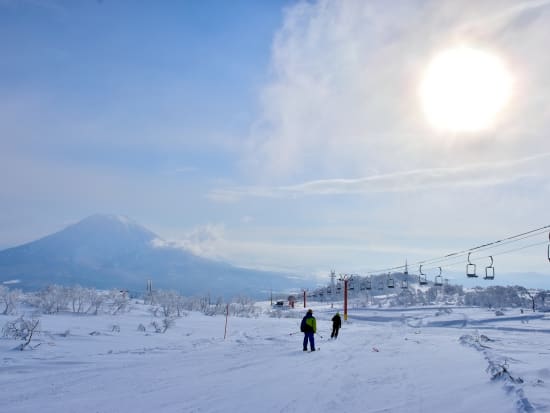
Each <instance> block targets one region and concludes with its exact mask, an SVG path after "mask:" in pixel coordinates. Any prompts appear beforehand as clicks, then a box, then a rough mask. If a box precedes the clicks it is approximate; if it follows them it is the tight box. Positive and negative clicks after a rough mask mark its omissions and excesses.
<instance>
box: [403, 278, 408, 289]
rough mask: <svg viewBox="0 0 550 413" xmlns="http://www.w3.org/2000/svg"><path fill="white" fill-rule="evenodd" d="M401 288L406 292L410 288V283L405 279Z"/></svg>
mask: <svg viewBox="0 0 550 413" xmlns="http://www.w3.org/2000/svg"><path fill="white" fill-rule="evenodd" d="M401 288H402V289H403V290H406V289H407V288H409V281H408V280H406V279H404V280H401Z"/></svg>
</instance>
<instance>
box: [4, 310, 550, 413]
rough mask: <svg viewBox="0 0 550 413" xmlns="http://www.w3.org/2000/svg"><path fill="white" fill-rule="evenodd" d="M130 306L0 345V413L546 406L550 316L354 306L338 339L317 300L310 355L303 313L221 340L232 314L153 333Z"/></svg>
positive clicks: (249, 322) (192, 319) (242, 323)
mask: <svg viewBox="0 0 550 413" xmlns="http://www.w3.org/2000/svg"><path fill="white" fill-rule="evenodd" d="M134 307H135V308H134V309H133V310H132V311H131V312H130V313H127V314H124V315H118V316H105V315H103V316H77V315H71V314H64V315H53V316H42V317H41V320H42V332H41V334H40V335H39V336H38V337H37V340H36V341H35V342H34V345H36V344H39V343H40V345H39V346H38V347H36V348H35V349H34V350H26V351H18V350H14V348H15V347H16V345H17V342H16V341H14V340H7V339H0V412H2V413H15V412H35V411H40V412H41V413H46V412H85V413H91V412H102V413H103V412H148V413H149V412H152V411H153V412H224V413H227V412H258V411H263V412H304V411H311V412H349V413H352V412H362V413H364V412H408V413H411V412H447V413H449V412H469V413H472V412H484V413H486V412H499V413H506V412H530V411H550V391H549V390H550V389H549V385H550V357H549V355H550V315H544V314H542V313H528V312H525V314H521V313H520V310H518V309H513V310H504V315H501V316H496V315H495V312H494V311H489V310H487V309H474V308H448V309H440V308H435V307H432V308H426V307H424V308H416V309H406V308H402V309H386V310H384V309H378V308H376V309H374V308H371V309H356V308H353V309H350V314H349V319H348V321H347V322H346V323H345V324H344V326H343V328H342V330H341V332H340V337H339V338H338V340H333V341H331V340H330V339H329V336H330V328H331V323H330V321H329V320H330V318H331V317H332V315H333V314H334V312H335V310H336V309H337V308H336V307H335V308H334V309H330V308H328V307H315V306H313V309H314V315H315V316H316V317H317V320H318V330H319V331H318V334H317V336H316V340H317V346H318V347H319V349H320V351H317V352H315V353H304V352H302V334H301V333H299V332H298V330H299V322H300V318H270V317H268V316H265V315H262V316H259V317H258V318H238V317H230V318H229V322H228V331H227V333H228V336H227V339H225V340H224V338H223V336H224V325H225V318H224V317H221V316H215V317H211V316H205V315H202V314H199V313H188V315H187V316H186V317H183V318H180V319H177V321H176V325H175V326H174V327H172V328H171V329H169V330H168V331H167V332H166V333H165V334H158V333H153V332H151V331H147V332H143V331H138V326H139V324H143V325H144V326H149V324H150V322H151V321H152V320H153V318H152V316H151V315H150V314H149V313H148V312H147V311H146V310H145V308H144V306H143V305H134ZM290 311H294V312H295V313H296V314H295V315H296V317H301V315H303V314H304V310H303V309H296V310H290ZM340 311H341V309H340ZM14 318H15V317H13V316H0V326H3V325H4V324H5V322H6V321H8V320H13V319H14ZM113 326H118V327H119V328H120V331H117V328H116V327H115V328H113ZM113 330H114V331H113ZM148 330H150V329H149V327H148ZM92 332H94V335H91V334H90V333H92ZM97 333H99V334H97ZM293 333H295V334H293ZM376 350H378V351H376ZM493 377H494V379H493Z"/></svg>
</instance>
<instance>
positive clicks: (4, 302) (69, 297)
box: [0, 285, 259, 318]
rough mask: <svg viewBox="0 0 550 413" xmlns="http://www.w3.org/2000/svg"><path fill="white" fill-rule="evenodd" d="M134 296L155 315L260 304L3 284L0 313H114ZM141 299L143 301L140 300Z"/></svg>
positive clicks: (235, 311)
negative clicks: (30, 288) (32, 289)
mask: <svg viewBox="0 0 550 413" xmlns="http://www.w3.org/2000/svg"><path fill="white" fill-rule="evenodd" d="M132 300H135V302H140V303H141V304H148V305H149V311H150V312H151V313H152V314H153V315H154V316H155V317H164V318H166V317H181V316H183V315H185V314H184V313H185V311H200V312H202V313H204V314H207V315H216V314H225V313H226V312H227V311H229V314H230V315H233V316H241V317H251V316H256V315H257V314H258V311H259V308H258V307H256V306H255V302H254V301H253V300H251V299H249V298H247V297H244V296H239V297H235V298H234V299H232V300H231V302H229V303H226V302H225V301H224V299H222V298H218V299H216V300H215V301H213V302H212V301H211V300H210V298H209V297H184V296H182V295H180V294H179V293H177V292H176V291H164V290H157V291H152V292H150V293H149V294H148V295H147V296H145V297H134V298H132V297H131V295H130V294H129V293H128V292H127V291H125V290H118V289H113V290H109V291H102V290H96V289H95V288H86V287H81V286H78V285H76V286H70V287H68V286H61V285H50V286H48V287H46V288H44V289H42V290H39V291H36V292H31V293H23V292H22V291H21V290H18V289H9V288H8V287H6V286H0V314H3V315H10V314H16V313H17V309H18V307H20V306H26V307H32V308H34V309H36V310H37V311H38V312H39V313H42V314H56V313H61V312H70V313H76V314H90V315H98V314H105V313H108V314H111V315H116V314H119V313H122V312H127V311H129V310H131V308H132ZM137 300H140V301H137Z"/></svg>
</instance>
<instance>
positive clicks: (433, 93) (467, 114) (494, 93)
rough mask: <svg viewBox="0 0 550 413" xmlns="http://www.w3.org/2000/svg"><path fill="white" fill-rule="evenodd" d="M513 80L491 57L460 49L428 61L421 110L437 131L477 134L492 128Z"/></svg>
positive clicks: (505, 100) (482, 53)
mask: <svg viewBox="0 0 550 413" xmlns="http://www.w3.org/2000/svg"><path fill="white" fill-rule="evenodd" d="M511 91H512V78H511V76H510V74H509V72H508V70H507V69H506V67H505V66H504V64H503V63H502V62H501V60H500V59H498V58H497V57H496V56H494V55H493V54H490V53H487V52H484V51H481V50H477V49H472V48H469V47H459V48H455V49H449V50H446V51H443V52H441V53H439V54H438V55H436V56H435V58H434V59H433V60H432V61H431V63H430V65H429V66H428V69H427V71H426V73H425V75H424V78H423V81H422V83H421V85H420V97H421V101H422V107H423V110H424V112H425V114H426V116H427V118H428V120H429V122H430V123H431V124H432V125H433V126H434V127H435V128H437V129H444V130H450V131H453V132H476V131H480V130H484V129H487V128H489V127H491V126H493V124H494V122H495V118H496V116H497V114H498V113H499V112H500V111H501V109H502V108H503V107H504V106H505V105H506V103H507V102H508V101H509V99H510V96H511Z"/></svg>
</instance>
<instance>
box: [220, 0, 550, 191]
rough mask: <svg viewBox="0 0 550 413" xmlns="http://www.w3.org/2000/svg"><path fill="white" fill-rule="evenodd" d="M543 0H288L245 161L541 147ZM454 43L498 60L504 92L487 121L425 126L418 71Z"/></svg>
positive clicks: (284, 177)
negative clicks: (507, 100) (462, 128)
mask: <svg viewBox="0 0 550 413" xmlns="http://www.w3.org/2000/svg"><path fill="white" fill-rule="evenodd" d="M547 4H548V2H546V1H536V2H522V3H518V2H515V1H488V2H483V3H482V4H479V3H474V2H469V3H463V2H460V3H457V2H455V1H426V2H421V4H418V3H417V2H392V3H389V2H386V1H374V2H363V1H346V2H341V1H331V0H322V1H319V2H315V3H299V4H298V5H297V6H295V7H293V8H290V9H289V10H288V12H287V14H286V19H285V23H284V25H283V27H282V28H281V30H280V31H279V33H278V34H277V37H276V40H275V42H274V45H273V54H272V67H273V77H272V80H271V82H270V83H269V84H268V85H266V87H265V89H264V93H263V96H262V98H263V100H262V102H263V116H262V118H261V119H260V120H259V121H258V122H257V124H256V125H255V128H254V129H253V132H252V135H251V145H250V153H249V157H248V160H247V162H246V168H248V170H250V172H251V173H252V174H254V176H255V177H261V178H262V180H263V181H264V182H269V181H279V182H280V181H284V182H288V181H296V180H301V181H309V180H318V179H320V178H322V179H325V178H332V177H334V176H365V175H366V174H367V171H368V170H373V169H374V170H378V171H381V172H380V174H381V175H387V174H391V171H395V170H421V169H425V170H430V169H434V170H435V169H441V168H442V167H445V168H447V167H451V168H452V167H458V168H460V167H461V165H464V164H472V163H479V162H495V161H500V160H503V159H513V158H516V157H518V156H523V157H525V156H528V155H529V154H530V153H533V152H534V151H540V150H541V149H542V151H546V152H547V151H548V150H549V149H550V147H549V145H548V143H546V142H547V140H546V138H545V137H544V133H543V132H542V129H541V128H543V127H544V126H545V125H546V124H547V122H548V120H549V115H550V114H548V113H547V111H546V110H545V109H544V108H545V107H547V105H546V103H545V102H546V101H547V99H548V97H547V96H549V95H550V84H549V83H548V82H546V79H547V75H546V73H548V70H549V69H550V58H549V57H546V54H544V53H540V51H541V50H544V49H545V47H546V46H545V44H546V40H544V37H545V36H547V35H548V34H549V30H548V27H550V13H548V7H545V6H546V5H547ZM479 16H483V17H482V18H480V17H479ZM522 19H523V20H526V19H527V20H528V22H527V23H524V22H523V20H522ZM485 23H487V24H485ZM489 23H491V24H489ZM462 43H467V44H472V45H473V46H478V47H481V48H484V49H489V50H490V51H494V52H495V53H497V54H498V55H499V56H500V57H502V58H503V60H504V61H505V62H508V64H509V65H510V69H511V71H512V76H513V77H514V80H515V84H516V89H517V90H516V92H515V93H516V94H515V95H514V102H513V103H512V104H510V105H509V107H508V108H507V109H506V110H505V111H504V112H503V113H502V116H501V117H500V119H498V122H497V124H496V126H495V128H494V129H493V130H490V131H488V132H484V133H479V134H469V135H452V134H444V133H436V132H434V131H432V130H431V129H430V128H429V127H428V125H427V122H426V121H425V120H424V118H423V114H422V111H421V108H420V105H419V102H418V95H417V91H418V84H419V80H420V78H421V74H422V72H423V70H424V69H425V67H426V66H427V64H428V61H429V58H430V57H431V56H432V55H433V54H434V53H435V52H437V51H438V50H441V49H443V48H445V47H451V46H453V45H456V44H462ZM541 145H542V147H541ZM396 165H399V167H398V168H396ZM215 196H217V197H218V198H220V197H222V196H223V197H225V198H228V197H230V194H229V193H228V192H217V193H216V195H215Z"/></svg>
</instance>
